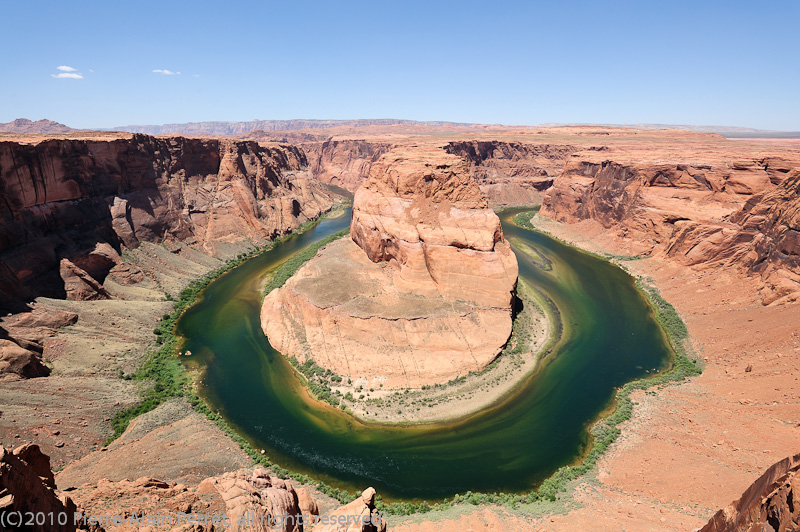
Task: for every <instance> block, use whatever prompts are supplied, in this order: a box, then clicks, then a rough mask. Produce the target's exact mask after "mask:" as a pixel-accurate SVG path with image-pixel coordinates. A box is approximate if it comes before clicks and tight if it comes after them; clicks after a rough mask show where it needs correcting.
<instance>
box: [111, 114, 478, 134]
mask: <svg viewBox="0 0 800 532" xmlns="http://www.w3.org/2000/svg"><path fill="white" fill-rule="evenodd" d="M472 125H474V124H466V123H458V122H418V121H416V120H396V119H393V118H380V119H362V120H250V121H246V122H189V123H187V124H164V125H160V126H156V125H133V126H118V127H115V128H113V130H114V131H127V132H129V133H144V134H146V135H172V134H183V135H243V134H245V133H250V132H253V131H294V130H298V129H330V128H336V127H350V128H360V127H370V126H417V127H436V128H463V127H468V126H472Z"/></svg>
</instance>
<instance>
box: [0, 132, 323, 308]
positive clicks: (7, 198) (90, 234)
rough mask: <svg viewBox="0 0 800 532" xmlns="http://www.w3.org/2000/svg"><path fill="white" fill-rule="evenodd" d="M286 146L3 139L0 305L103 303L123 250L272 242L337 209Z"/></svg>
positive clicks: (211, 249)
mask: <svg viewBox="0 0 800 532" xmlns="http://www.w3.org/2000/svg"><path fill="white" fill-rule="evenodd" d="M306 165H307V161H306V159H305V155H304V153H303V152H302V150H300V149H298V148H296V147H294V146H287V145H274V144H273V145H261V144H258V143H256V142H245V141H229V140H217V139H188V138H182V137H177V138H158V139H157V138H153V137H148V136H144V135H132V136H128V137H127V138H116V139H109V140H53V139H51V140H44V141H40V142H38V143H35V144H22V143H18V142H0V197H2V198H3V201H2V202H0V291H2V292H3V293H2V294H0V302H3V303H4V304H10V303H11V302H13V301H14V300H19V299H29V298H31V297H35V296H37V295H45V296H49V297H56V298H65V297H69V298H74V299H84V298H89V299H96V298H103V297H106V294H104V290H103V288H102V286H101V285H102V284H103V281H104V279H105V277H106V275H108V274H109V272H110V271H111V270H112V269H113V268H114V267H115V266H116V265H117V264H119V263H120V256H119V253H120V252H121V251H122V249H123V248H132V247H135V246H137V245H138V243H139V242H140V241H150V242H160V241H163V240H170V239H174V240H182V241H187V242H189V243H192V244H193V245H194V246H196V247H198V248H201V249H202V250H203V251H204V252H206V253H209V254H212V255H217V254H218V245H219V243H221V242H237V241H242V240H247V239H251V240H254V241H259V240H260V241H265V239H268V238H272V237H275V236H279V235H282V234H285V233H287V232H289V231H291V230H292V229H294V228H296V227H298V226H299V225H300V224H301V223H303V222H305V221H307V220H310V219H312V218H315V217H317V216H318V215H319V214H320V213H321V212H322V211H324V210H326V209H328V208H330V206H331V204H332V196H331V194H330V193H329V192H327V191H326V190H324V189H323V188H322V186H321V185H319V184H318V183H317V182H316V181H315V180H313V179H312V178H311V176H310V175H309V173H308V172H307V171H305V170H304V168H305V167H306Z"/></svg>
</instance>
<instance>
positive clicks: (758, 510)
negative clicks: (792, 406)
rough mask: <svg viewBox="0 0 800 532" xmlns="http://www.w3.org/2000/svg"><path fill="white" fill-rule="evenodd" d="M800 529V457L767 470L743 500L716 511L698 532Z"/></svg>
mask: <svg viewBox="0 0 800 532" xmlns="http://www.w3.org/2000/svg"><path fill="white" fill-rule="evenodd" d="M796 530H800V454H798V455H795V456H791V457H789V458H785V459H783V460H781V461H780V462H778V463H776V464H775V465H773V466H772V467H770V468H769V469H767V470H766V471H765V472H764V474H763V475H761V477H759V479H758V480H756V481H755V482H754V483H753V484H752V485H751V486H750V487H749V488H747V490H746V491H745V492H744V493H743V494H742V496H741V498H740V499H739V500H737V501H733V502H732V503H731V504H730V505H729V506H727V507H726V508H723V509H722V510H720V511H719V512H717V513H716V514H715V515H714V517H712V518H711V520H710V521H709V522H708V524H707V525H706V526H704V527H703V528H701V529H700V531H699V532H794V531H796Z"/></svg>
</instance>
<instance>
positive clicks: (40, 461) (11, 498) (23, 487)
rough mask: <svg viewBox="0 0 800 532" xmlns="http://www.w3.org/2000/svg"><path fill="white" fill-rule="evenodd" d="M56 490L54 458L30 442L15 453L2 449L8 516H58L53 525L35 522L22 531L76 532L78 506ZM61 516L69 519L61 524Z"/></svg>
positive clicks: (0, 495)
mask: <svg viewBox="0 0 800 532" xmlns="http://www.w3.org/2000/svg"><path fill="white" fill-rule="evenodd" d="M55 490H56V484H55V480H54V479H53V473H52V471H51V470H50V458H48V457H47V456H46V455H44V454H42V451H41V450H40V449H39V446H38V445H34V444H30V443H29V444H26V445H23V446H22V447H18V448H16V449H14V451H13V452H12V451H11V450H10V449H6V448H5V447H2V446H0V512H2V513H5V514H7V515H8V514H11V513H15V512H22V513H23V514H24V513H25V512H33V513H34V515H35V514H36V513H42V514H43V515H52V516H54V517H55V519H54V520H53V521H52V522H51V521H49V520H47V521H45V522H44V523H38V524H37V523H36V521H35V520H34V523H33V525H32V526H29V527H19V528H18V529H19V530H30V531H32V532H40V531H41V532H72V531H74V530H76V529H78V527H77V526H76V524H75V520H74V516H75V513H76V512H77V511H78V510H77V507H76V506H75V503H74V502H72V500H71V499H70V498H69V497H65V496H58V495H57V494H56V491H55ZM59 515H62V516H65V517H68V518H67V519H63V520H61V521H59V519H58V516H59ZM12 524H13V523H12ZM9 528H10V529H17V528H15V527H13V526H12V527H9ZM3 530H5V528H3Z"/></svg>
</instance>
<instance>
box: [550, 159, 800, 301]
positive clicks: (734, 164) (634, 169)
mask: <svg viewBox="0 0 800 532" xmlns="http://www.w3.org/2000/svg"><path fill="white" fill-rule="evenodd" d="M733 151H734V150H733V149H731V151H727V152H722V153H714V152H712V153H710V154H709V153H703V152H702V151H701V150H697V153H692V154H691V155H686V156H685V162H669V160H668V159H669V158H674V157H675V154H659V153H658V152H652V153H649V154H643V153H635V154H630V153H611V154H608V153H589V152H580V153H577V154H573V155H572V156H571V157H570V159H569V160H568V161H567V163H566V165H565V167H564V172H563V173H562V175H561V176H559V177H558V178H557V179H555V180H554V182H553V186H552V187H551V188H550V189H548V190H547V192H546V194H545V198H544V202H543V204H542V210H541V213H542V214H543V215H544V216H547V217H550V218H553V219H555V220H557V221H560V222H566V223H576V222H579V221H582V220H594V221H596V222H599V223H600V224H601V225H602V226H603V227H605V228H606V229H608V230H609V232H612V233H614V234H616V235H617V236H619V237H621V238H627V239H632V240H634V241H636V242H637V243H638V245H639V246H640V247H641V250H642V252H643V253H650V254H666V255H667V256H668V257H669V258H671V259H673V260H676V261H679V262H681V263H683V264H687V265H698V266H700V267H718V266H735V267H740V268H743V269H745V270H746V272H747V274H752V275H758V276H761V278H762V280H763V281H764V290H763V294H762V295H763V302H764V304H770V303H773V302H775V301H778V300H782V301H788V300H793V299H794V298H795V297H796V294H797V293H798V291H800V264H798V258H797V251H798V249H797V241H798V240H797V236H796V235H797V234H798V232H797V230H798V222H797V212H798V211H797V209H798V207H799V206H800V205H798V201H800V200H798V172H797V171H796V170H795V171H792V168H795V167H800V157H797V158H794V159H793V158H786V157H770V156H761V157H759V156H753V157H751V158H749V159H744V158H739V159H733V158H732V157H733Z"/></svg>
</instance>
